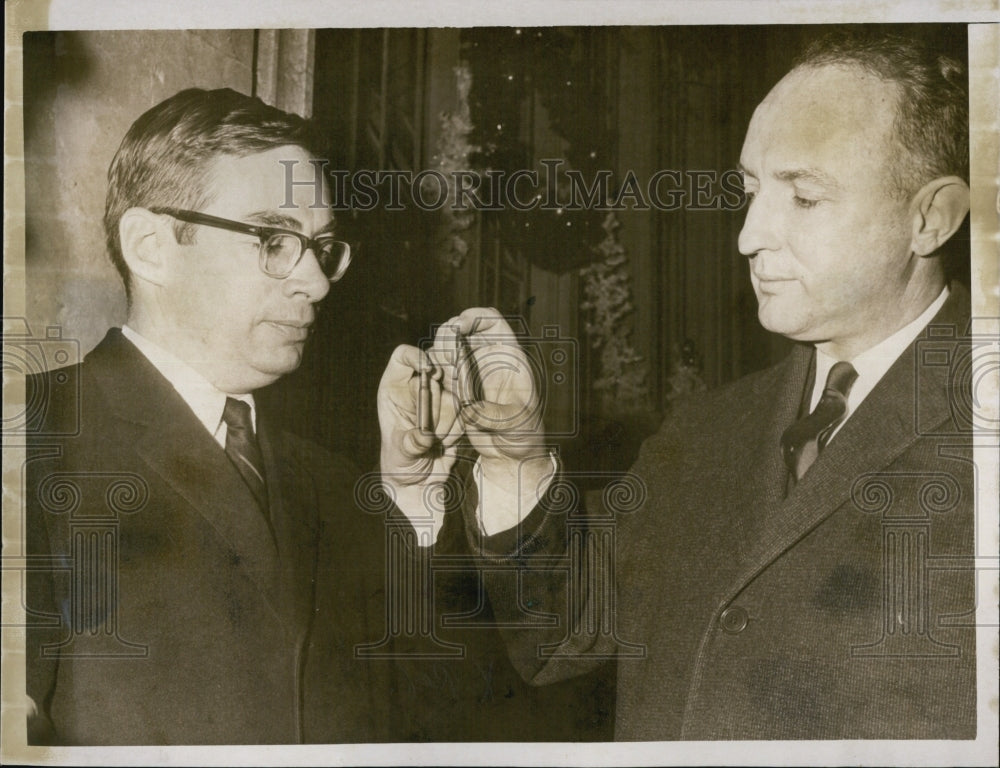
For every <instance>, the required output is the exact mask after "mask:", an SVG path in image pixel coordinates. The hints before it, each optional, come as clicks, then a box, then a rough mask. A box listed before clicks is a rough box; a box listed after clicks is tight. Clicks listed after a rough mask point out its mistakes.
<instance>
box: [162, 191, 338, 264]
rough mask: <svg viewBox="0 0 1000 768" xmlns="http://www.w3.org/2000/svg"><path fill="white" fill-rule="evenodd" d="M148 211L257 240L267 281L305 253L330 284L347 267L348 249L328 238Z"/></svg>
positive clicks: (203, 216) (204, 215)
mask: <svg viewBox="0 0 1000 768" xmlns="http://www.w3.org/2000/svg"><path fill="white" fill-rule="evenodd" d="M149 210H150V211H152V212H153V213H156V214H166V215H167V216H173V217H174V218H175V219H178V220H180V221H185V222H187V223H188V224H202V225H204V226H206V227H216V228H217V229H225V230H229V231H230V232H239V233H241V234H244V235H253V236H254V237H256V238H258V239H259V240H260V269H261V271H262V272H263V273H264V274H265V275H267V276H268V277H274V278H277V279H282V278H286V277H288V276H289V275H290V274H291V273H292V270H293V269H295V267H296V265H298V263H299V261H301V260H302V256H303V254H304V253H305V252H306V251H308V250H311V251H312V252H313V253H314V254H315V255H316V261H317V262H318V263H319V267H320V269H322V270H323V274H324V275H326V277H327V279H328V280H329V281H330V282H331V283H335V282H337V281H338V280H339V279H340V278H342V277H343V276H344V273H345V272H346V271H347V267H348V265H349V264H350V263H351V246H350V245H348V244H347V243H345V242H344V241H342V240H336V239H334V238H333V237H332V236H324V235H320V236H319V237H306V236H305V235H303V234H302V233H301V232H296V231H294V230H292V229H282V228H280V227H267V226H262V225H258V224H247V223H245V222H242V221H232V220H230V219H222V218H219V217H218V216H210V215H209V214H207V213H199V212H198V211H186V210H183V209H181V208H169V207H156V208H150V209H149Z"/></svg>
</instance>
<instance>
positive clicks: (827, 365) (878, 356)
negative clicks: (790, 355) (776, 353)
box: [809, 286, 948, 437]
mask: <svg viewBox="0 0 1000 768" xmlns="http://www.w3.org/2000/svg"><path fill="white" fill-rule="evenodd" d="M947 298H948V286H945V287H944V290H942V291H941V294H940V295H939V296H938V297H937V298H936V299H935V300H934V301H933V302H931V304H930V306H928V307H927V309H925V310H924V311H923V312H922V313H920V315H919V316H918V317H917V318H915V319H914V320H913V321H912V322H910V323H908V324H906V325H904V326H903V327H902V328H900V329H899V330H898V331H896V332H895V333H894V334H892V336H889V337H888V338H887V339H884V340H882V341H880V342H879V343H878V344H876V345H875V346H874V347H872V348H871V349H869V350H866V351H865V352H862V353H861V354H860V355H858V356H857V357H855V358H854V359H853V360H849V361H848V362H849V363H851V365H853V366H854V370H856V371H857V372H858V378H857V380H856V381H855V382H854V386H852V387H851V392H850V394H849V395H848V397H847V418H845V419H844V421H845V422H846V421H847V419H848V418H850V417H851V414H852V413H854V412H855V411H856V410H857V408H858V406H859V405H861V403H862V401H863V400H864V399H865V398H866V397H868V395H869V394H870V393H871V391H872V390H873V389H875V386H876V385H877V384H878V383H879V381H881V379H882V377H883V376H885V374H886V372H887V371H888V370H889V369H890V368H891V367H892V364H893V363H895V362H896V360H898V359H899V357H900V355H902V354H903V352H904V351H906V348H907V347H909V346H910V344H911V343H913V340H914V339H915V338H917V336H919V335H920V332H921V331H923V330H924V328H925V327H926V326H927V324H928V323H930V321H931V320H932V319H934V315H936V314H937V313H938V310H939V309H941V306H942V305H943V304H944V303H945V301H946V300H947ZM836 362H837V360H836V359H835V358H833V357H831V356H830V355H828V354H826V353H825V352H821V351H820V350H818V349H817V350H816V381H815V382H814V384H813V392H812V400H811V401H810V404H809V410H810V411H812V410H813V408H815V407H816V405H817V403H819V399H820V397H821V396H822V395H823V389H824V388H825V387H826V378H827V376H828V375H829V373H830V369H831V368H832V367H833V366H834V363H836ZM843 424H844V422H841V424H840V426H838V427H837V429H836V430H834V432H833V435H835V434H837V432H838V431H839V430H840V427H842V426H843ZM833 435H831V437H832V436H833Z"/></svg>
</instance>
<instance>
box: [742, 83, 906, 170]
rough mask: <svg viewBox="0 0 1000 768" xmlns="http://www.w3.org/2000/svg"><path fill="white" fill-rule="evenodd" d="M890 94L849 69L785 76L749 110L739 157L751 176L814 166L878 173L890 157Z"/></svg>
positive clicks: (888, 87)
mask: <svg viewBox="0 0 1000 768" xmlns="http://www.w3.org/2000/svg"><path fill="white" fill-rule="evenodd" d="M897 100H898V91H897V88H896V86H895V85H893V84H892V83H887V82H885V81H883V80H881V79H880V78H878V77H876V76H874V75H871V74H869V73H867V72H865V71H864V70H862V69H860V68H857V67H851V66H824V67H816V68H813V67H808V68H800V69H796V70H793V71H792V72H790V73H789V74H788V75H786V76H785V77H784V78H783V79H782V80H781V81H780V82H779V83H778V84H777V85H776V86H775V87H774V88H773V89H772V90H771V92H770V93H769V94H768V95H767V97H766V98H765V99H764V101H762V102H761V103H760V104H759V105H758V106H757V109H756V110H755V111H754V114H753V118H752V119H751V121H750V126H749V128H748V129H747V136H746V140H745V142H744V145H743V153H742V156H741V158H740V159H741V162H742V163H743V165H744V166H746V167H747V170H748V171H749V172H751V173H754V174H755V175H758V174H760V175H762V174H766V173H780V172H782V171H784V170H788V169H790V168H797V167H815V168H817V169H821V170H824V171H826V172H828V173H831V174H834V175H838V174H847V175H851V174H865V173H866V172H867V173H869V174H870V173H880V172H882V171H883V169H884V166H885V164H886V162H887V161H888V160H889V158H890V151H891V148H892V146H893V143H892V142H893V122H894V119H895V115H896V105H897Z"/></svg>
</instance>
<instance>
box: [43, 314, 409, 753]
mask: <svg viewBox="0 0 1000 768" xmlns="http://www.w3.org/2000/svg"><path fill="white" fill-rule="evenodd" d="M28 386H29V388H28V393H29V394H28V401H29V402H33V403H36V405H40V407H36V408H35V409H34V410H35V411H37V412H38V413H39V414H40V416H39V419H38V420H36V421H35V422H34V423H33V424H32V425H30V426H31V432H32V434H33V435H34V436H33V438H32V439H31V441H30V448H29V460H28V463H27V475H26V476H27V484H26V487H27V493H26V515H27V530H28V546H29V554H31V555H33V556H35V560H34V561H33V562H34V563H35V566H34V567H35V570H34V571H33V572H32V574H31V575H30V576H29V587H28V609H29V624H30V627H29V632H28V645H27V651H28V658H27V665H28V693H29V695H30V696H31V697H32V698H33V700H34V701H35V703H36V705H37V706H38V707H39V709H40V710H41V716H40V717H38V718H35V719H34V720H33V721H32V726H31V727H30V728H29V731H30V733H31V736H32V737H34V738H35V739H36V740H46V739H47V740H52V741H55V742H56V743H62V744H213V743H234V744H241V743H295V742H298V741H301V740H307V741H342V742H345V741H346V742H351V741H372V740H384V739H387V738H389V737H390V734H389V732H388V726H387V724H388V722H389V720H388V718H387V716H386V711H385V707H386V705H387V699H388V693H387V690H388V685H387V683H386V679H385V670H383V669H378V668H374V669H373V668H370V667H369V666H367V665H364V664H361V663H360V662H357V661H356V660H355V659H354V658H353V653H352V649H353V647H354V645H355V644H357V643H362V642H366V641H367V642H370V641H371V640H373V639H377V638H378V637H380V636H381V634H382V628H381V624H382V622H383V621H384V620H383V619H382V612H383V601H382V591H383V588H384V585H383V581H382V579H383V575H382V571H381V570H380V568H381V562H382V551H383V540H384V537H383V527H382V523H381V521H380V520H379V519H378V518H375V517H372V516H371V515H366V514H365V513H363V512H359V511H356V509H355V506H354V504H353V497H352V488H353V481H354V473H353V472H352V471H351V469H350V467H349V465H348V464H347V463H346V462H344V461H342V460H337V459H334V458H333V457H331V456H329V455H328V454H326V453H325V452H323V451H321V450H320V449H319V448H318V447H316V446H314V445H312V444H310V443H307V442H305V441H302V440H298V439H296V438H295V437H293V436H292V435H290V434H287V433H285V432H284V431H283V430H281V429H280V428H278V427H277V426H275V425H274V424H273V423H269V422H268V421H267V417H266V414H261V415H260V419H259V423H260V426H259V434H260V443H261V449H262V453H263V455H264V460H265V467H266V474H267V480H268V487H269V493H270V513H271V519H272V522H273V534H272V532H271V530H269V526H268V524H267V521H266V519H265V518H264V516H263V515H262V514H261V513H260V512H259V511H258V509H257V508H256V506H255V504H254V500H253V497H252V495H251V494H250V491H249V489H248V488H247V487H246V486H245V485H244V483H243V482H242V480H241V478H240V476H239V474H238V473H237V471H236V470H235V468H234V467H233V466H232V464H231V463H230V462H229V460H228V459H227V457H226V455H225V452H224V451H223V450H222V449H221V448H220V447H219V445H218V444H217V443H216V442H215V441H214V440H213V439H212V437H211V436H210V435H209V434H208V432H207V431H206V430H205V428H204V427H203V426H202V425H201V423H200V422H198V421H197V419H196V418H195V416H194V414H193V413H192V412H191V410H190V409H189V408H188V406H187V405H186V404H185V403H184V401H183V400H182V399H181V398H180V396H179V395H178V394H177V393H176V392H175V391H174V389H173V388H172V387H171V386H170V385H169V383H168V382H167V381H166V380H165V379H163V377H162V376H161V375H160V374H159V373H158V372H157V371H156V369H155V368H154V367H153V366H152V365H151V364H150V363H149V361H148V360H146V358H145V357H143V356H142V355H141V354H140V353H139V352H138V350H136V348H135V347H134V346H133V345H132V344H131V343H130V342H128V341H127V340H126V339H125V338H124V337H123V336H122V335H121V333H120V331H119V330H118V329H113V330H111V331H110V332H109V333H108V335H107V336H106V338H105V339H104V341H102V342H101V344H100V345H99V346H98V347H97V348H96V349H95V350H94V351H93V352H91V353H90V354H89V355H88V356H87V357H86V359H85V360H84V362H83V363H82V364H80V365H79V366H75V367H71V368H65V369H61V370H59V371H53V372H49V373H47V374H42V375H40V376H36V377H33V378H32V379H31V380H30V381H29V382H28ZM53 729H54V731H53Z"/></svg>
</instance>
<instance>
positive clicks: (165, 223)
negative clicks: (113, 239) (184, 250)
mask: <svg viewBox="0 0 1000 768" xmlns="http://www.w3.org/2000/svg"><path fill="white" fill-rule="evenodd" d="M118 236H119V238H120V241H121V248H122V257H123V258H124V259H125V263H126V264H128V268H129V271H130V272H131V273H132V275H133V276H134V277H136V278H138V279H140V280H144V281H146V282H148V283H153V284H155V285H161V284H162V283H163V281H164V278H165V274H164V270H165V269H166V266H167V264H168V259H167V254H168V248H167V246H168V245H169V244H171V243H174V242H176V239H175V237H174V233H173V227H172V220H171V219H169V218H168V217H166V216H159V215H157V214H155V213H153V212H152V211H149V210H147V209H145V208H129V209H128V210H127V211H125V213H123V214H122V217H121V220H120V221H119V222H118Z"/></svg>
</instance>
